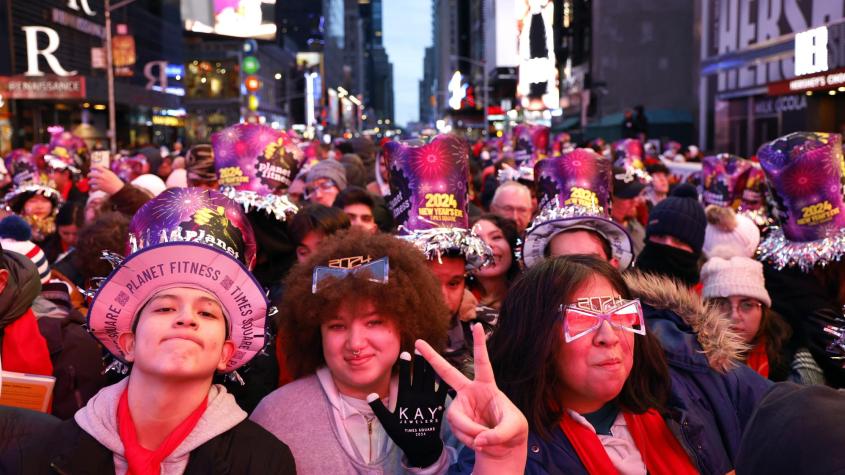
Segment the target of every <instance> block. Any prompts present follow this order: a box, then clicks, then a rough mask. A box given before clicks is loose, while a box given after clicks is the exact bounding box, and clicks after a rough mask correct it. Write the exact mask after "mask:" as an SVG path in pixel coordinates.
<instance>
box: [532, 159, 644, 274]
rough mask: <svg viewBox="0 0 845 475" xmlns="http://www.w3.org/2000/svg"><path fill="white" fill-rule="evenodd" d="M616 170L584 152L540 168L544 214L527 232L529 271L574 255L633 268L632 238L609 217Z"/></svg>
mask: <svg viewBox="0 0 845 475" xmlns="http://www.w3.org/2000/svg"><path fill="white" fill-rule="evenodd" d="M611 170H612V168H611V165H610V161H609V160H607V159H606V158H604V157H602V156H601V155H599V154H597V153H596V152H594V151H592V150H591V149H585V148H579V149H575V150H574V151H572V152H570V153H568V154H566V155H563V156H560V157H554V158H549V159H546V160H543V161H541V162H539V163H538V164H537V165H536V167H535V177H536V183H537V189H538V195H539V197H538V198H539V202H540V205H541V207H542V211H541V212H540V213H539V214H538V215H537V217H535V218H534V221H533V222H532V223H531V227H529V228H528V231H527V232H526V236H525V245H524V246H523V251H522V256H523V259H524V260H525V265H526V266H527V267H531V266H534V265H536V264H538V263H539V262H540V261H542V260H543V259H544V258H546V257H554V256H563V255H571V254H592V255H596V256H598V257H599V258H601V259H604V260H606V261H608V262H610V263H611V265H613V266H614V267H617V268H621V269H625V268H627V267H628V266H630V265H631V262H632V261H633V258H634V254H633V242H632V241H631V237H630V236H629V235H628V232H627V231H626V230H625V229H624V228H623V227H622V226H621V225H620V224H618V223H616V222H614V221H613V220H611V219H610V215H609V210H608V208H609V207H610V186H611V185H610V183H611V173H612V172H611Z"/></svg>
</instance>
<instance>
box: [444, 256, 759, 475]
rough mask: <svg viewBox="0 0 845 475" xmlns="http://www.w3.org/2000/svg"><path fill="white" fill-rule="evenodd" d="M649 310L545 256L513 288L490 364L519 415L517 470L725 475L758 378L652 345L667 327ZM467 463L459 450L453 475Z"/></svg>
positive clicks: (575, 262) (597, 263)
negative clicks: (521, 439) (522, 428)
mask: <svg viewBox="0 0 845 475" xmlns="http://www.w3.org/2000/svg"><path fill="white" fill-rule="evenodd" d="M650 309H651V307H650V306H649V305H648V304H646V303H644V302H641V301H639V300H637V299H636V298H635V297H634V294H633V293H632V292H631V290H630V289H629V287H628V285H627V284H626V282H625V280H624V279H623V277H622V275H621V274H620V273H619V271H618V270H616V269H615V268H613V267H612V266H611V265H610V264H609V263H608V262H607V261H605V260H603V259H600V258H598V257H596V256H590V255H572V256H562V257H556V258H550V259H546V260H544V261H543V262H540V263H538V264H537V265H535V266H532V267H531V268H529V270H528V271H527V272H526V273H525V274H524V275H523V277H522V278H521V279H519V280H518V281H517V282H515V283H514V285H513V286H512V287H511V289H510V291H509V293H508V296H507V297H506V298H505V301H504V302H503V305H502V310H501V314H500V317H499V326H498V328H497V331H496V332H495V333H494V334H493V338H492V341H491V343H490V347H491V350H490V351H491V354H490V358H491V363H492V365H493V368H494V372H495V377H496V381H497V384H498V385H499V387H500V388H502V391H503V392H504V393H505V394H506V395H507V396H508V397H509V398H510V399H511V400H512V401H513V402H514V404H516V406H517V407H518V408H519V409H520V410H521V411H522V412H523V413H524V414H525V416H526V418H527V419H528V424H529V439H528V462H527V467H526V471H525V473H532V474H533V473H567V474H586V473H590V474H595V473H617V472H618V473H641V474H645V473H650V474H655V475H657V474H669V473H671V474H681V473H690V474H692V473H708V474H725V473H728V472H730V471H731V470H733V457H734V456H735V454H736V450H737V447H738V445H739V441H740V436H741V435H742V431H743V428H744V426H745V423H746V421H747V419H748V417H749V416H750V414H751V412H752V410H753V408H754V405H755V403H756V401H757V399H758V398H759V397H760V396H762V394H763V392H764V391H765V389H766V387H767V384H766V382H765V380H763V379H762V378H759V376H757V375H756V374H754V373H753V372H752V371H751V370H750V369H748V368H745V367H740V368H739V369H737V370H735V371H733V372H727V373H719V372H717V371H715V370H713V369H711V368H710V366H709V365H708V363H707V360H706V358H705V357H704V355H701V354H699V353H696V352H694V351H691V350H690V349H688V348H687V347H685V346H684V343H683V342H681V343H680V344H678V345H676V346H674V347H672V346H661V343H660V339H659V338H658V335H659V334H660V333H662V332H664V331H666V328H661V324H660V323H661V322H657V323H656V324H652V322H651V321H649V320H648V319H647V318H646V315H647V310H650ZM689 335H690V337H691V338H692V339H693V340H695V335H694V334H692V333H690V334H689ZM719 336H722V335H719ZM711 337H713V338H714V340H716V341H714V343H713V344H714V345H717V344H718V337H716V336H715V335H711ZM687 344H689V345H691V346H693V345H692V344H690V343H687ZM696 345H697V343H696ZM720 351H730V348H721V349H720ZM473 458H474V457H473V454H472V453H470V452H468V451H462V452H461V454H460V457H459V465H460V468H461V470H462V473H463V472H466V473H469V472H470V471H471V467H472V466H473Z"/></svg>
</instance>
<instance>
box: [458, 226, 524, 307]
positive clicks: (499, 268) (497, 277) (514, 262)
mask: <svg viewBox="0 0 845 475" xmlns="http://www.w3.org/2000/svg"><path fill="white" fill-rule="evenodd" d="M471 224H472V226H473V228H472V229H474V230H475V233H476V234H477V235H478V237H480V238H481V240H483V241H484V242H485V243H487V245H488V246H490V248H491V249H492V250H493V263H492V264H490V265H488V266H486V267H482V268H481V269H478V270H476V271H474V272H473V273H472V274H471V275H470V281H469V285H468V288H469V290H470V291H471V292H472V293H473V295H475V298H477V299H478V303H479V304H481V305H485V306H487V307H491V308H494V309H496V310H499V308H500V307H501V306H502V299H504V298H505V294H506V293H507V292H508V288H509V287H510V284H511V282H513V280H514V279H515V278H516V276H517V275H519V272H520V267H519V259H517V258H516V255H515V254H514V251H515V250H516V246H517V240H518V239H519V234H518V233H517V231H516V224H515V223H514V222H513V220H510V219H507V218H503V217H501V216H499V215H496V214H492V213H485V214H483V215H481V216H479V217H478V218H477V219H474V220H473V221H472V222H471Z"/></svg>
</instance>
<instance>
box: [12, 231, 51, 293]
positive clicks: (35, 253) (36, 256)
mask: <svg viewBox="0 0 845 475" xmlns="http://www.w3.org/2000/svg"><path fill="white" fill-rule="evenodd" d="M0 244H2V246H3V250H4V251H12V252H17V253H18V254H23V255H24V256H26V257H27V259H29V260H30V261H32V263H33V264H35V267H37V268H38V278H39V279H40V280H41V283H42V284H44V283H47V282H49V281H50V277H51V274H50V263H49V262H47V256H45V255H44V251H43V250H41V248H40V247H38V245H37V244H35V243H34V242H32V241H16V240H14V239H9V238H2V239H0Z"/></svg>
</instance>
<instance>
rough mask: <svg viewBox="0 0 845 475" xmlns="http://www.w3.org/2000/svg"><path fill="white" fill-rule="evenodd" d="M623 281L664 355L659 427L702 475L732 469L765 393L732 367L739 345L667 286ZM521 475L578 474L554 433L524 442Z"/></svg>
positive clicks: (468, 465)
mask: <svg viewBox="0 0 845 475" xmlns="http://www.w3.org/2000/svg"><path fill="white" fill-rule="evenodd" d="M654 279H661V278H656V277H653V276H643V275H640V274H631V275H627V276H626V281H627V282H628V285H629V286H630V287H631V290H632V292H633V293H634V295H635V296H636V297H639V298H640V301H641V302H642V303H643V312H644V315H645V317H646V327H647V329H648V331H649V332H651V333H652V334H653V335H655V336H657V338H658V339H659V340H660V343H661V345H662V346H663V349H664V351H665V355H666V360H667V363H668V364H669V373H670V377H671V379H672V387H671V393H670V397H669V401H668V412H669V414H670V416H669V417H668V418H667V420H666V423H667V425H668V426H669V429H670V430H672V432H673V433H674V434H675V436H676V437H677V438H678V441H679V442H680V443H681V445H682V446H683V447H684V449H685V450H686V451H687V453H688V454H689V455H690V459H691V460H692V461H693V462H694V464H695V465H696V467H698V470H699V471H700V472H701V473H702V474H714V475H715V474H726V473H728V472H729V471H731V470H733V468H734V459H735V457H736V454H737V450H738V449H739V442H740V439H741V437H742V432H743V429H744V428H745V425H746V423H747V422H748V420H749V418H750V417H751V413H752V411H753V410H754V407H755V406H756V404H757V401H758V400H759V399H760V398H761V397H762V396H763V394H764V393H765V392H766V390H767V389H768V388H769V387H770V386H771V382H769V381H768V380H766V379H764V378H762V377H761V376H759V375H758V374H757V373H756V372H754V371H753V370H751V369H750V368H748V367H747V366H746V365H742V364H736V358H737V356H738V352H739V351H740V350H741V349H742V346H741V344H740V339H739V337H738V336H736V335H734V334H733V333H731V332H730V330H729V329H728V325H727V322H726V321H724V320H723V319H722V318H721V316H719V315H718V314H717V313H716V312H711V311H709V310H708V309H707V308H705V307H704V306H703V305H702V303H701V300H700V298H699V297H698V296H697V295H695V294H692V293H691V292H689V291H686V290H685V289H681V288H678V287H677V286H676V285H675V284H674V283H672V282H670V281H664V280H660V281H655V280H654ZM474 458H475V457H474V454H473V452H472V451H471V450H469V449H466V448H465V449H464V450H463V451H462V452H461V454H460V457H459V460H458V463H457V464H456V465H455V466H453V467H452V470H451V473H471V471H472V465H473V462H474ZM525 473H529V474H545V473H548V474H586V473H587V470H586V468H585V467H584V465H583V464H582V463H581V461H580V460H579V458H578V456H577V454H576V453H575V449H574V448H573V447H572V444H570V443H569V441H568V440H567V439H566V437H564V435H563V432H562V431H561V429H560V428H559V427H555V428H554V431H553V432H552V437H551V440H544V439H542V438H540V437H539V436H538V435H537V434H536V433H535V432H534V431H531V433H529V438H528V463H527V466H526V469H525Z"/></svg>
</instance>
